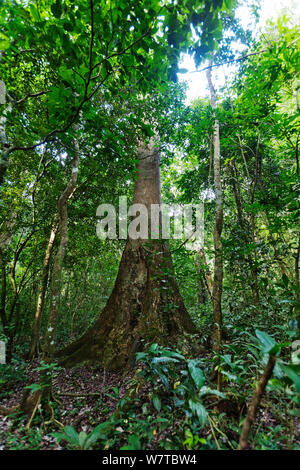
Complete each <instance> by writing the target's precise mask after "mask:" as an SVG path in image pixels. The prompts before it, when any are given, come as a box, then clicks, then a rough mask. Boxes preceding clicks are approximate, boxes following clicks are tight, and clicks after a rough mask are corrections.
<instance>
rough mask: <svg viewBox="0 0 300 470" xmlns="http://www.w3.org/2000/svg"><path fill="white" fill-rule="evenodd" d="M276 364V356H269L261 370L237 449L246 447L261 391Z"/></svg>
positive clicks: (263, 389) (261, 394) (262, 391)
mask: <svg viewBox="0 0 300 470" xmlns="http://www.w3.org/2000/svg"><path fill="white" fill-rule="evenodd" d="M275 364H276V358H275V357H274V356H270V357H269V360H268V363H267V365H266V367H265V370H264V372H263V375H262V376H261V379H260V381H259V384H258V386H257V389H256V390H255V393H254V395H253V398H252V401H251V404H250V406H249V409H248V413H247V416H246V419H245V421H244V424H243V428H242V432H241V436H240V440H239V446H238V450H245V449H247V447H248V439H249V434H250V430H251V426H252V424H253V423H254V420H255V415H256V412H257V409H258V407H259V404H260V402H261V399H262V396H263V393H264V391H265V388H266V386H267V384H268V381H269V380H270V378H271V376H272V373H273V369H274V367H275Z"/></svg>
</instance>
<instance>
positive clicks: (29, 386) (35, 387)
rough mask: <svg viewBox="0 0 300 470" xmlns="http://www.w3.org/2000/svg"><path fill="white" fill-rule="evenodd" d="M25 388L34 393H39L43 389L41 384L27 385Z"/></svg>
mask: <svg viewBox="0 0 300 470" xmlns="http://www.w3.org/2000/svg"><path fill="white" fill-rule="evenodd" d="M25 388H28V389H29V390H31V391H32V393H34V392H37V391H38V390H41V389H42V386H41V384H31V385H27V386H26V387H25Z"/></svg>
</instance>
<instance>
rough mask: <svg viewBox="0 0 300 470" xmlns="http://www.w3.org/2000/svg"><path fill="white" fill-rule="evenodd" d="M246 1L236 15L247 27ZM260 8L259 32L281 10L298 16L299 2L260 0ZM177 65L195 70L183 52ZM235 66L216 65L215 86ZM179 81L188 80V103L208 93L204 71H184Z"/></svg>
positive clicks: (247, 10)
mask: <svg viewBox="0 0 300 470" xmlns="http://www.w3.org/2000/svg"><path fill="white" fill-rule="evenodd" d="M247 3H248V4H249V5H250V4H251V1H250V2H246V6H242V7H239V8H238V9H237V16H238V17H239V18H240V20H241V23H242V26H243V27H247V26H248V25H249V24H251V23H252V24H253V25H254V22H253V21H251V13H250V10H249V8H248V7H247ZM261 4H262V8H261V13H260V21H259V24H258V26H257V27H256V30H257V31H258V32H259V31H261V30H263V29H264V27H265V25H266V23H267V22H268V21H269V20H276V18H277V17H278V16H279V15H280V13H281V12H282V10H286V11H287V13H290V14H291V16H292V17H294V18H295V17H297V16H298V17H300V3H298V2H296V1H295V0H261ZM206 65H207V64H205V63H204V64H201V65H200V66H199V69H202V68H203V67H205V66H206ZM179 67H182V68H185V69H188V70H189V71H192V70H196V67H195V63H194V60H193V59H192V58H191V57H190V56H189V55H188V54H183V55H182V60H181V62H180V65H179ZM234 69H235V66H234V65H232V66H230V67H229V66H226V67H224V66H222V67H217V68H215V69H214V70H213V80H214V83H215V85H216V88H218V87H220V86H223V85H224V84H225V74H226V76H227V77H229V76H230V74H231V73H232V72H233V71H234ZM178 78H179V81H180V82H181V81H187V82H188V87H189V88H188V91H187V102H188V103H190V102H191V100H193V99H195V98H198V97H202V98H203V97H205V96H207V95H208V89H207V81H206V74H205V72H201V73H185V74H178Z"/></svg>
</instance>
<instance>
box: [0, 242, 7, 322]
mask: <svg viewBox="0 0 300 470" xmlns="http://www.w3.org/2000/svg"><path fill="white" fill-rule="evenodd" d="M0 266H1V284H2V285H1V306H0V318H1V322H2V326H3V329H4V331H5V329H6V327H7V318H6V265H5V261H4V256H3V252H2V249H1V248H0Z"/></svg>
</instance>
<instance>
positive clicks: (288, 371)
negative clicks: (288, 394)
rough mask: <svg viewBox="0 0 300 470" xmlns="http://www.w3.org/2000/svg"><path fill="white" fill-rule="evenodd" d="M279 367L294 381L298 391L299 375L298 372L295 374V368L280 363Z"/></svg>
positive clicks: (299, 387)
mask: <svg viewBox="0 0 300 470" xmlns="http://www.w3.org/2000/svg"><path fill="white" fill-rule="evenodd" d="M280 367H281V369H282V370H283V371H284V372H285V374H286V375H287V376H288V378H289V379H290V380H291V381H292V382H293V383H294V385H295V388H296V390H297V392H298V393H300V375H299V373H298V374H297V372H295V370H293V369H294V368H292V367H290V366H284V365H282V364H281V365H280Z"/></svg>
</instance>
